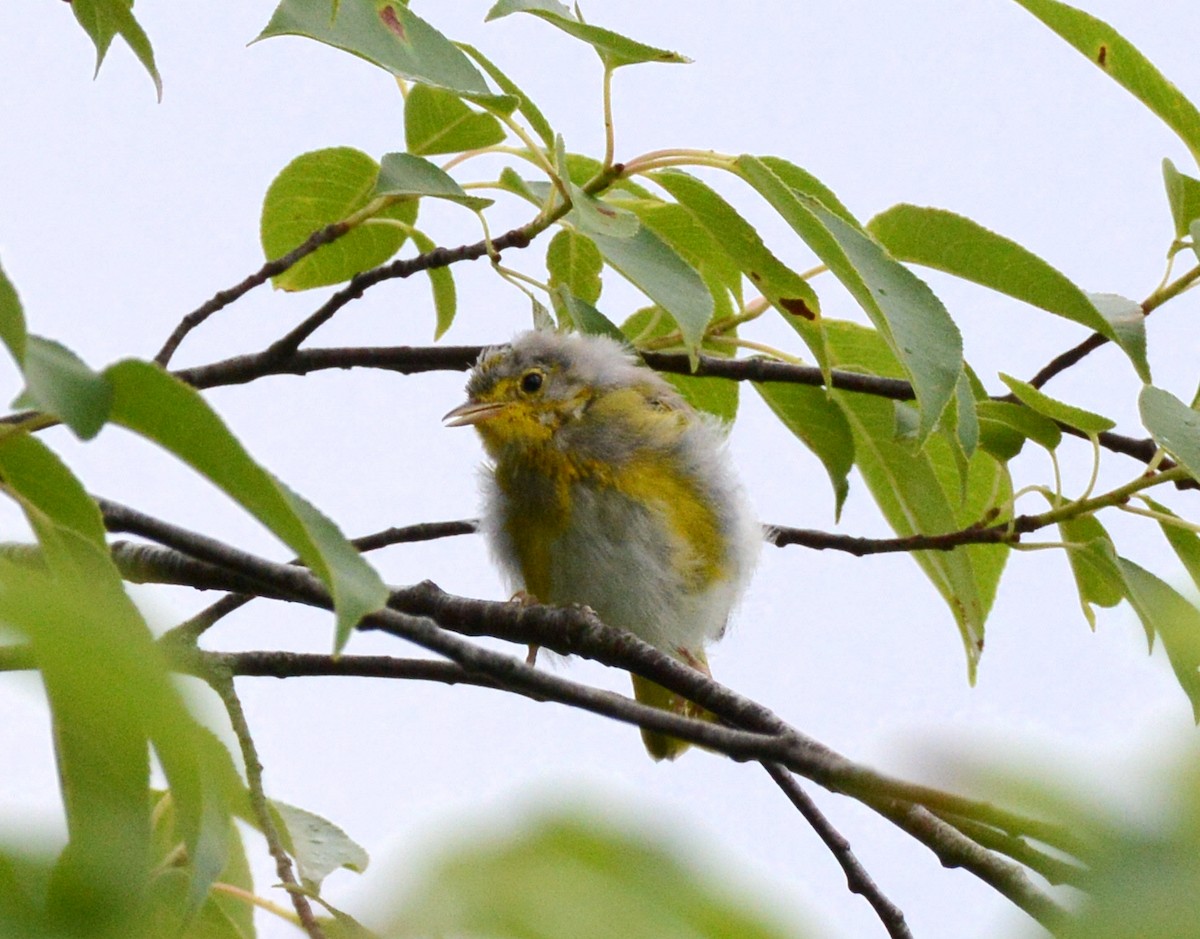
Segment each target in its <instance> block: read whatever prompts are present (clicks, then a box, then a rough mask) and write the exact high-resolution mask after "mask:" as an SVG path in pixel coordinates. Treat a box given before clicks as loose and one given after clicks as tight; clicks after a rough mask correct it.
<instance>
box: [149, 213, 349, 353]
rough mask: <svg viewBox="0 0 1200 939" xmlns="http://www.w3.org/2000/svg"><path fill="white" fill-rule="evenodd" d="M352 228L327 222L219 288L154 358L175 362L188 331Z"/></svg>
mask: <svg viewBox="0 0 1200 939" xmlns="http://www.w3.org/2000/svg"><path fill="white" fill-rule="evenodd" d="M349 230H350V226H349V225H348V224H346V223H345V222H334V223H333V224H332V225H326V226H325V227H324V228H321V229H318V230H317V231H315V232H313V233H312V234H311V235H309V236H308V238H306V239H305V240H304V243H303V244H301V245H298V246H297V247H295V248H293V249H292V250H291V251H289V252H288V253H287V254H285V255H283V256H282V257H279V258H276V259H275V260H274V261H268V262H267V263H266V264H264V265H263V266H262V267H260V268H259V269H258V270H257V271H255V272H254V273H253V274H251V275H250V276H249V277H247V278H246V279H245V280H243V281H242V282H241V283H240V284H235V285H234V286H232V287H230V288H228V289H227V290H220V291H217V293H215V294H214V295H213V296H212V298H211V299H210V300H208V301H207V302H205V303H203V304H201V305H200V306H198V307H197V308H196V309H194V310H192V312H191V313H189V314H188V315H187V316H185V317H184V318H183V319H182V320H180V322H179V325H178V326H176V327H175V330H174V331H173V332H172V333H171V335H170V336H169V337H167V341H166V342H165V343H163V347H162V348H161V349H159V350H158V355H156V356H155V357H154V361H155V362H157V363H158V364H159V365H161V366H163V368H166V366H167V363H168V362H170V361H171V356H173V355H174V354H175V350H176V349H178V348H179V344H180V343H181V342H183V340H184V338H185V337H186V336H187V334H188V333H190V332H191V331H192V330H193V329H195V328H196V327H197V326H199V325H200V324H201V323H203V322H204V321H205V320H206V319H208V318H209V317H210V316H212V315H213V314H214V313H216V312H217V311H218V310H221V309H223V308H224V307H227V306H229V304H231V303H233V302H234V301H235V300H240V299H241V298H242V297H244V296H245V295H246V294H248V293H249V292H250V291H251V290H253V289H254V288H255V287H258V286H260V285H262V284H265V283H266V282H267V281H268V280H270V279H271V278H272V277H276V276H278V275H279V274H282V273H283V272H284V271H286V270H287V269H288V268H290V267H291V266H292V265H293V264H295V263H296V262H297V261H299V260H300V259H301V258H304V257H307V256H308V255H310V254H312V253H313V252H314V251H316V250H317V249H318V248H320V247H322V246H323V245H327V244H330V243H331V242H334V241H337V240H338V239H339V238H341V237H342V236H343V235H344V234H346V232H348V231H349Z"/></svg>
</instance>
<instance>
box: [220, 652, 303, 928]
mask: <svg viewBox="0 0 1200 939" xmlns="http://www.w3.org/2000/svg"><path fill="white" fill-rule="evenodd" d="M204 677H205V678H206V680H207V681H208V683H209V685H210V686H211V687H212V689H213V691H215V692H216V693H217V695H218V696H219V697H220V699H221V702H222V703H223V704H224V705H225V710H226V712H227V713H228V714H229V723H230V724H231V725H232V727H233V733H234V735H235V736H236V737H237V740H238V744H239V746H240V747H241V749H242V762H243V763H244V764H245V766H246V790H247V792H248V794H249V797H250V806H251V808H253V810H254V815H255V818H257V819H258V825H259V828H260V829H261V831H262V833H263V837H264V838H266V840H267V850H268V851H270V852H271V857H273V858H274V859H275V873H276V875H278V877H279V879H280V881H282V882H283V884H284V887H285V888H286V889H287V891H288V895H289V896H290V897H291V899H292V907H293V908H294V909H295V910H296V915H297V916H299V917H300V925H301V926H303V927H304V931H305V932H307V933H308V935H309V937H310V939H325V932H324V930H322V929H321V925H320V924H319V923H318V922H317V918H316V916H315V915H314V914H313V910H312V906H311V905H310V904H309V902H308V897H307V896H305V895H304V891H303V890H302V888H301V887H300V883H299V882H298V881H297V880H296V874H295V872H294V871H293V870H292V859H291V858H290V857H288V853H287V851H286V850H284V847H283V842H282V841H281V840H280V838H279V831H278V830H277V829H276V828H275V820H274V819H273V818H272V817H271V810H270V808H269V807H268V806H267V796H266V793H265V792H264V791H263V779H262V771H263V767H262V763H260V762H259V759H258V751H257V749H256V748H255V746H254V738H253V737H252V736H251V735H250V725H249V724H247V723H246V712H245V711H243V710H242V702H241V701H240V700H239V699H238V696H237V692H236V691H235V690H234V687H233V677H232V676H230V675H228V674H221V673H220V672H210V673H208V674H207V675H205V676H204Z"/></svg>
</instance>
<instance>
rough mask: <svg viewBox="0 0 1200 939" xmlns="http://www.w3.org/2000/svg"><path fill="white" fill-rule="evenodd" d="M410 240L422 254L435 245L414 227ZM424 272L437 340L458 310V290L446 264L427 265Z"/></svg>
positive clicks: (448, 326) (432, 248) (434, 333)
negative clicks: (431, 293)
mask: <svg viewBox="0 0 1200 939" xmlns="http://www.w3.org/2000/svg"><path fill="white" fill-rule="evenodd" d="M412 240H413V244H415V245H416V246H417V250H418V251H420V252H421V253H422V254H428V253H429V252H430V251H433V250H434V249H435V248H436V247H437V245H435V244H434V243H433V239H432V238H430V237H429V236H428V235H426V234H424V233H423V232H419V231H417V230H416V229H415V228H414V229H413V231H412ZM425 273H426V274H428V275H429V286H430V287H431V288H432V289H433V309H434V312H435V313H436V315H437V325H436V326H435V327H434V331H433V338H434V339H435V340H437V339H441V338H442V337H443V336H444V335H446V330H448V329H449V328H450V326H451V324H453V322H454V315H455V313H456V312H457V311H458V291H457V290H456V289H455V287H454V274H453V273H451V271H450V266H449V265H448V264H443V265H442V266H440V267H427V268H425Z"/></svg>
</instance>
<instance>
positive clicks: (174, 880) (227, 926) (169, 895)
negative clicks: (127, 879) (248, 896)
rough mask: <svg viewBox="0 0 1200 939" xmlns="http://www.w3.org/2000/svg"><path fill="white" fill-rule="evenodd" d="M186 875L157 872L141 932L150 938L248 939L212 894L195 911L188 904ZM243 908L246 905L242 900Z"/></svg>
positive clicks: (216, 895)
mask: <svg viewBox="0 0 1200 939" xmlns="http://www.w3.org/2000/svg"><path fill="white" fill-rule="evenodd" d="M186 893H187V875H186V874H185V873H184V871H182V870H179V869H171V870H166V871H162V872H160V873H158V874H157V875H156V876H155V878H154V880H153V881H152V882H151V889H150V895H149V898H148V906H149V912H148V914H147V915H146V917H145V923H144V924H143V929H142V931H141V934H142V935H145V936H146V937H147V939H149V937H159V936H164V937H165V936H171V937H176V939H249V937H251V936H253V935H254V933H253V931H251V932H246V931H244V930H243V929H242V926H241V924H239V923H238V922H237V921H236V920H234V919H233V917H231V916H230V915H229V912H228V910H227V908H226V907H224V906H222V905H221V904H220V902H218V901H219V899H220V897H221V895H220V894H213V895H212V896H210V897H208V898H206V899H205V901H204V903H203V904H201V906H200V907H199V908H198V909H197V910H195V911H189V910H188V907H187V903H186ZM227 899H228V898H227ZM242 905H243V906H247V904H246V903H245V902H244V901H243V904H242Z"/></svg>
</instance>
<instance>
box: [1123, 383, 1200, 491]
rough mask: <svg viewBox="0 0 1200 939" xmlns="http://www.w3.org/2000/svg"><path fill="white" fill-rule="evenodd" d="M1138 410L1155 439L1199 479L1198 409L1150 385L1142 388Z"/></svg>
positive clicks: (1199, 430) (1199, 436) (1199, 413)
mask: <svg viewBox="0 0 1200 939" xmlns="http://www.w3.org/2000/svg"><path fill="white" fill-rule="evenodd" d="M1138 410H1139V411H1140V412H1141V415H1142V423H1143V424H1144V425H1145V426H1146V430H1148V431H1150V436H1151V437H1153V438H1154V442H1155V443H1156V444H1158V445H1159V446H1160V447H1162V448H1163V449H1164V450H1166V451H1167V452H1168V453H1169V454H1171V456H1172V457H1174V458H1175V460H1176V462H1178V463H1179V464H1180V465H1181V466H1182V467H1183V468H1184V469H1186V470H1187V471H1188V472H1189V473H1191V474H1192V476H1193V477H1194V478H1196V479H1200V411H1195V410H1193V409H1192V408H1189V407H1188V406H1187V405H1186V404H1184V403H1183V402H1182V401H1180V400H1179V399H1178V398H1176V397H1175V396H1174V395H1173V394H1171V392H1169V391H1163V390H1162V389H1161V388H1155V387H1154V386H1153V385H1146V386H1145V387H1144V388H1142V393H1141V394H1140V395H1139V396H1138Z"/></svg>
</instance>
